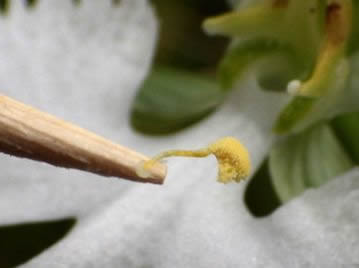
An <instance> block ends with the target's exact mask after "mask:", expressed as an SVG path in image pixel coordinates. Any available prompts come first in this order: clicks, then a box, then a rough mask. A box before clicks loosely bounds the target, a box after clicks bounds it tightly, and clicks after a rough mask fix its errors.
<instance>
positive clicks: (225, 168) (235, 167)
mask: <svg viewBox="0 0 359 268" xmlns="http://www.w3.org/2000/svg"><path fill="white" fill-rule="evenodd" d="M208 149H209V150H210V151H211V153H213V154H214V155H215V156H216V158H217V161H218V178H217V180H218V181H219V182H222V183H228V182H231V181H235V182H240V181H241V180H243V179H245V178H246V177H248V175H249V173H250V170H251V163H250V159H249V154H248V151H247V149H246V148H245V147H244V146H243V145H242V144H241V143H240V142H239V141H238V140H237V139H235V138H233V137H225V138H221V139H220V140H218V141H216V142H214V143H213V144H211V145H210V146H209V147H208Z"/></svg>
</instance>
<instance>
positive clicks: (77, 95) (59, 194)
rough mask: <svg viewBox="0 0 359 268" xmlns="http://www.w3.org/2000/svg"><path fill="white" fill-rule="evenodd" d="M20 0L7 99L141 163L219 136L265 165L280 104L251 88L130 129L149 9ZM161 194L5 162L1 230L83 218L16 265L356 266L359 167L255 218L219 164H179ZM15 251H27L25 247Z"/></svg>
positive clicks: (149, 40) (144, 63)
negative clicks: (173, 124)
mask: <svg viewBox="0 0 359 268" xmlns="http://www.w3.org/2000/svg"><path fill="white" fill-rule="evenodd" d="M12 2H14V3H13V5H12V7H11V11H10V14H9V15H8V16H7V17H6V18H1V19H0V60H1V64H0V81H1V94H5V95H9V96H11V97H14V98H16V99H18V100H20V101H24V102H26V103H28V104H31V105H34V106H36V107H38V108H40V109H42V110H45V111H47V112H50V113H52V114H55V115H57V116H60V117H62V118H64V119H66V120H69V121H72V122H74V123H77V124H79V125H80V126H82V127H85V128H88V129H90V130H92V131H94V132H96V133H98V134H100V135H103V136H105V137H107V138H110V139H112V140H114V141H116V142H119V143H121V144H123V145H125V146H128V147H131V148H133V149H135V150H137V151H140V152H142V153H145V154H148V155H153V154H156V153H158V152H160V151H163V150H167V149H183V148H199V147H203V146H206V145H207V144H209V143H210V142H213V141H214V140H216V139H217V138H219V137H222V136H234V137H236V138H238V139H240V140H241V142H242V143H243V144H244V145H246V147H247V148H248V151H249V152H250V154H251V158H252V163H253V169H254V170H255V169H257V168H258V166H259V165H260V163H261V161H262V160H263V158H264V157H265V156H266V154H267V152H268V150H269V147H270V146H271V144H272V142H273V140H274V137H273V136H272V135H271V134H270V133H271V132H270V130H271V127H272V124H273V121H274V120H275V117H276V115H277V112H278V111H279V109H280V106H281V104H282V103H283V102H284V99H285V98H283V97H281V96H280V95H277V94H275V93H270V92H262V91H260V90H259V89H258V87H257V86H256V85H255V84H254V83H253V82H249V83H248V85H247V86H245V87H243V88H242V89H241V90H240V91H236V92H234V93H233V94H232V96H230V98H228V100H227V101H226V102H225V104H224V105H223V106H222V107H221V108H220V109H218V111H217V112H215V113H214V114H213V115H211V116H210V117H209V118H207V119H205V120H203V121H201V122H200V123H199V124H196V125H195V126H193V127H191V128H188V129H186V130H184V131H181V132H179V133H178V134H176V135H171V136H168V137H161V138H158V137H157V138H153V137H146V136H142V135H139V134H137V133H135V132H134V131H133V130H132V129H131V128H130V126H129V124H128V114H129V108H130V105H131V101H132V99H133V97H134V95H135V93H136V89H137V88H138V87H139V85H140V84H141V82H142V80H143V79H144V78H145V75H146V73H147V71H148V69H149V68H150V64H151V59H152V55H153V52H154V47H155V42H156V32H157V22H156V21H157V20H156V17H155V14H154V11H153V9H152V8H151V6H150V4H149V3H148V2H147V1H145V0H122V1H121V2H120V4H119V6H118V7H113V6H111V1H106V0H104V1H91V0H86V1H82V5H80V6H79V7H76V8H74V7H73V6H72V4H70V3H71V2H72V1H66V0H63V1H55V0H52V1H50V0H41V1H39V3H38V6H37V7H35V8H34V9H31V10H26V9H25V8H23V7H22V4H21V1H12ZM168 166H169V173H168V177H167V179H166V182H165V184H164V185H163V186H158V185H150V184H140V183H133V182H128V181H125V180H119V179H115V178H102V177H99V176H96V175H92V174H89V173H85V172H80V171H75V170H66V169H61V168H55V167H52V166H50V165H47V164H43V163H38V162H34V161H30V160H23V159H17V158H14V157H9V156H7V155H0V170H1V175H0V225H8V224H18V223H25V222H36V221H45V220H50V219H61V218H65V217H75V218H76V219H77V222H76V224H75V226H74V227H73V229H72V230H71V231H70V232H69V233H68V234H67V235H66V236H65V237H64V238H63V239H62V240H60V241H58V242H57V243H56V244H54V245H53V246H51V247H50V248H48V249H47V250H45V251H44V252H42V253H41V254H40V255H38V256H36V257H34V258H33V259H32V260H30V261H29V262H27V263H26V264H24V265H23V266H22V267H36V268H39V267H40V268H42V267H55V268H56V267H84V268H85V267H86V268H87V267H105V268H107V267H110V268H112V267H114V268H115V267H116V268H117V267H128V268H143V267H156V268H161V267H163V268H168V267H181V268H182V267H196V268H201V267H203V268H212V267H213V268H218V267H248V268H252V267H266V268H272V267H273V268H281V267H283V268H287V267H294V268H296V267H300V268H302V267H303V268H304V267H333V268H334V267H358V265H359V228H358V226H359V225H358V221H359V213H358V211H359V210H358V208H357V206H358V204H359V170H356V169H355V170H353V171H351V172H350V173H348V174H346V175H345V176H343V177H340V178H336V179H334V180H333V181H332V182H330V183H329V184H327V185H325V186H323V187H321V188H319V189H315V190H310V191H307V192H306V193H305V194H303V195H302V196H300V197H299V198H297V199H294V200H292V201H291V202H290V203H288V204H286V205H284V206H282V207H281V208H280V209H278V210H277V211H276V212H274V213H273V214H272V215H271V216H268V217H266V218H262V219H257V218H254V217H253V216H252V215H251V214H250V213H249V212H248V210H247V208H246V206H245V204H244V201H243V192H244V189H245V186H246V184H247V182H244V183H240V184H228V185H221V184H218V183H217V182H216V174H217V170H216V160H215V158H214V157H209V158H206V159H182V158H178V159H174V160H172V159H171V160H169V161H168ZM19 243H21V241H19Z"/></svg>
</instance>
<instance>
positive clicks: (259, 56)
mask: <svg viewBox="0 0 359 268" xmlns="http://www.w3.org/2000/svg"><path fill="white" fill-rule="evenodd" d="M358 2H359V1H353V0H311V1H303V0H260V1H252V2H250V3H244V4H240V5H239V6H238V8H237V9H236V10H234V11H233V12H231V13H229V14H225V15H221V16H218V17H214V18H210V19H207V20H206V21H205V22H204V25H203V26H204V29H205V30H206V31H207V32H208V33H209V34H222V35H227V36H231V37H233V42H232V46H231V47H230V49H229V50H228V52H227V54H226V55H225V57H224V59H223V60H222V63H221V64H220V66H219V79H220V82H221V85H222V88H223V89H225V90H228V89H231V88H234V84H235V83H238V82H241V81H242V80H243V79H244V78H245V77H246V75H244V74H247V73H249V72H250V71H251V72H252V73H253V71H254V73H255V75H256V78H257V80H258V82H259V85H260V86H261V88H262V89H266V90H282V91H286V92H287V93H288V94H291V95H292V99H291V100H290V101H289V103H288V104H287V106H286V107H284V109H283V110H282V112H281V113H280V114H279V116H278V118H277V121H276V122H275V125H274V131H275V132H276V133H279V134H285V133H289V132H293V131H294V132H295V131H299V130H303V129H304V128H306V127H308V126H310V125H312V124H313V123H316V122H318V121H320V120H323V119H329V118H332V117H333V116H335V115H337V114H340V113H344V112H348V111H354V110H357V109H358V108H357V105H355V102H353V99H356V98H358V97H359V94H358V93H357V92H358V90H357V87H358V86H359V84H358V83H355V81H354V80H355V79H354V77H355V72H356V69H355V68H353V66H355V65H356V64H355V60H358V57H356V52H357V51H358V45H359V40H358V36H359V24H358V20H359V19H358V17H359V3H358Z"/></svg>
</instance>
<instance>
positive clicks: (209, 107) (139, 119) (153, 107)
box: [131, 67, 225, 135]
mask: <svg viewBox="0 0 359 268" xmlns="http://www.w3.org/2000/svg"><path fill="white" fill-rule="evenodd" d="M224 96H225V94H224V92H223V91H222V90H220V88H219V86H218V83H216V81H214V80H211V79H210V78H208V77H205V76H203V75H202V76H201V75H200V74H198V73H191V72H185V71H182V70H178V69H171V68H168V67H156V68H154V69H153V70H152V72H151V73H150V75H149V76H148V78H147V79H146V80H145V82H144V84H143V86H142V87H141V89H140V90H139V92H138V94H137V96H136V98H135V100H134V103H133V106H132V112H131V124H132V126H133V127H134V128H135V129H136V130H138V131H139V132H142V133H145V134H152V135H155V134H168V133H172V132H175V131H178V130H180V129H183V128H185V127H187V126H189V125H191V124H193V123H195V122H197V121H199V120H201V119H202V118H204V117H206V116H207V115H208V114H210V113H211V112H213V111H214V110H215V109H216V107H218V106H219V105H220V104H221V102H222V101H223V99H224Z"/></svg>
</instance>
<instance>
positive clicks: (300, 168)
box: [269, 124, 354, 202]
mask: <svg viewBox="0 0 359 268" xmlns="http://www.w3.org/2000/svg"><path fill="white" fill-rule="evenodd" d="M353 166H354V164H353V162H352V160H351V159H350V157H349V156H348V154H347V153H346V152H345V150H344V149H343V148H342V145H341V144H340V143H339V142H338V140H337V138H336V136H335V135H334V133H333V131H332V129H331V128H330V127H329V126H328V125H326V124H320V125H317V126H314V127H312V128H309V129H307V130H305V131H304V132H301V133H300V134H296V135H291V136H288V137H286V138H285V139H284V140H282V141H281V142H279V143H278V144H276V145H275V146H274V147H273V149H272V150H271V152H270V156H269V168H270V174H271V179H272V183H273V185H274V188H275V190H276V192H277V194H278V196H279V198H280V199H281V200H282V202H286V201H288V200H290V199H291V198H293V197H295V196H298V195H299V194H301V193H302V192H303V191H305V190H306V189H308V188H311V187H318V186H320V185H322V184H324V183H326V182H327V181H329V180H330V179H332V178H334V177H335V176H338V175H340V174H342V173H343V172H345V171H347V170H349V169H350V168H352V167H353Z"/></svg>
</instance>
